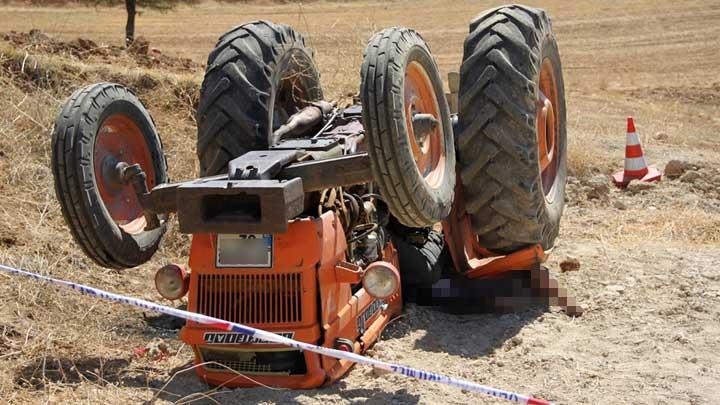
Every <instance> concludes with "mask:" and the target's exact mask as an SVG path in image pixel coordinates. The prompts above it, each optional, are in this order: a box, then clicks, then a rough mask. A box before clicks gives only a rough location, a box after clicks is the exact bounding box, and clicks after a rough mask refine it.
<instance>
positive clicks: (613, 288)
mask: <svg viewBox="0 0 720 405" xmlns="http://www.w3.org/2000/svg"><path fill="white" fill-rule="evenodd" d="M606 288H607V289H608V290H610V291H612V292H615V293H618V294H622V293H623V292H624V291H625V287H623V286H621V285H617V284H610V285H609V286H607V287H606Z"/></svg>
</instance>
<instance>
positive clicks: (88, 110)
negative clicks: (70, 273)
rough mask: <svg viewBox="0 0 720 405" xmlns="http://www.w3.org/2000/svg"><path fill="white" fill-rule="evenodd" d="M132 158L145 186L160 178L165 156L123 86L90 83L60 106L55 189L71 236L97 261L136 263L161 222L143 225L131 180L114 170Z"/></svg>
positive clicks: (120, 265)
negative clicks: (155, 225)
mask: <svg viewBox="0 0 720 405" xmlns="http://www.w3.org/2000/svg"><path fill="white" fill-rule="evenodd" d="M120 162H125V163H127V164H129V165H133V164H139V165H140V167H141V168H142V170H143V171H144V172H145V174H146V176H147V179H146V182H147V187H148V189H152V188H153V187H154V186H156V185H159V184H162V183H166V182H167V181H168V177H167V162H166V160H165V155H164V154H163V149H162V143H161V141H160V137H159V136H158V135H157V131H156V130H155V124H154V123H153V120H152V118H151V117H150V114H149V113H148V112H147V110H146V109H145V107H144V106H143V105H142V103H141V102H140V101H139V100H138V99H137V97H135V95H134V94H133V93H132V92H131V91H130V90H128V89H127V88H126V87H124V86H122V85H119V84H113V83H100V84H94V85H91V86H88V87H85V88H83V89H80V90H78V91H76V92H75V93H74V94H73V95H72V96H71V97H70V98H69V99H68V100H67V101H66V102H65V104H64V105H63V107H62V110H61V112H60V114H59V116H58V117H57V119H56V121H55V126H54V128H53V132H52V161H51V166H52V171H53V177H54V179H55V193H56V195H57V199H58V201H59V202H60V207H61V208H62V214H63V217H64V218H65V221H66V222H67V224H68V227H69V228H70V231H71V233H72V235H73V237H74V239H75V241H76V242H77V243H78V245H80V247H81V248H82V250H83V251H84V252H85V254H86V255H87V256H88V257H90V258H91V259H92V260H93V261H95V263H97V264H99V265H100V266H103V267H106V268H112V269H125V268H130V267H135V266H139V265H141V264H143V263H145V262H147V261H148V260H150V258H151V257H152V256H153V254H155V252H156V251H157V249H158V245H159V243H160V240H161V239H162V236H163V234H164V233H165V223H164V222H163V223H162V224H161V226H160V227H158V228H155V229H148V230H146V229H145V226H146V221H145V217H144V214H143V209H142V204H141V203H140V201H139V199H138V197H137V195H136V194H135V191H134V190H133V187H132V186H131V185H130V184H123V183H122V182H120V181H118V180H117V178H116V177H115V176H114V169H115V168H116V167H117V164H118V163H120Z"/></svg>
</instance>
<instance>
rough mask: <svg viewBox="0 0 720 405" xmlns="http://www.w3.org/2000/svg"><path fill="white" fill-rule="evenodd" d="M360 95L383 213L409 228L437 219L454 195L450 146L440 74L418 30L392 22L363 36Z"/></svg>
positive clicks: (449, 125) (450, 132) (452, 149)
mask: <svg viewBox="0 0 720 405" xmlns="http://www.w3.org/2000/svg"><path fill="white" fill-rule="evenodd" d="M360 97H361V99H362V113H363V124H364V127H365V131H366V133H367V134H368V143H369V147H368V153H369V154H370V162H371V169H372V172H373V176H374V178H375V181H376V182H377V184H378V186H379V187H380V194H381V195H382V196H383V197H384V198H385V200H386V202H387V204H388V207H389V209H390V212H391V213H392V214H393V216H395V217H396V218H397V219H398V220H399V221H400V222H401V223H402V224H404V225H406V226H409V227H416V228H421V227H426V226H432V225H433V224H435V223H437V222H440V221H442V220H443V219H445V218H446V217H447V216H448V214H449V213H450V209H451V207H452V203H453V197H454V193H455V144H454V138H453V130H452V123H451V119H450V110H449V108H448V104H447V100H446V99H445V93H444V92H443V85H442V79H441V78H440V73H439V71H438V68H437V65H436V64H435V60H434V59H433V57H432V55H431V53H430V48H429V47H428V45H427V44H426V43H425V41H424V40H423V39H422V37H421V36H420V34H418V33H417V32H415V31H413V30H410V29H407V28H398V27H396V28H389V29H386V30H384V31H382V32H379V33H377V34H375V35H374V36H373V37H372V38H371V39H370V41H369V43H368V45H367V48H365V52H364V60H363V63H362V68H361V86H360ZM418 114H423V116H425V117H429V116H430V115H432V118H431V119H430V122H434V124H433V125H430V126H429V127H428V126H427V125H425V124H427V122H426V123H424V124H423V125H422V126H418V127H417V128H416V127H415V117H420V116H419V115H418ZM423 127H424V129H422V130H421V129H420V128H423ZM428 128H429V129H428ZM416 130H418V133H416ZM420 131H422V133H420ZM423 134H424V135H423Z"/></svg>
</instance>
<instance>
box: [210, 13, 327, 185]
mask: <svg viewBox="0 0 720 405" xmlns="http://www.w3.org/2000/svg"><path fill="white" fill-rule="evenodd" d="M322 98H323V93H322V89H321V87H320V73H319V72H318V69H317V67H316V66H315V62H314V61H313V51H312V50H311V49H310V48H308V47H307V46H306V45H305V39H304V38H303V36H302V35H300V34H299V33H297V32H295V31H294V30H293V29H292V28H290V27H289V26H287V25H282V24H274V23H271V22H268V21H255V22H250V23H247V24H243V25H240V26H238V27H236V28H233V29H232V30H230V31H228V32H227V33H225V34H224V35H223V36H221V37H220V39H219V40H218V43H217V44H216V45H215V49H213V51H212V52H210V56H209V57H208V62H207V69H206V71H205V78H204V79H203V83H202V87H201V89H200V104H199V106H198V112H197V121H198V137H197V154H198V159H199V160H200V175H201V176H212V175H216V174H221V173H225V172H226V171H227V164H228V162H230V161H231V160H232V159H234V158H236V157H239V156H241V155H243V154H245V153H247V152H249V151H251V150H262V149H268V147H269V146H270V140H271V137H272V133H273V131H274V130H276V129H277V128H278V127H280V126H281V125H282V124H285V123H286V121H287V119H288V118H289V117H290V116H291V115H292V114H294V113H295V112H297V111H299V110H300V109H301V108H303V107H305V106H306V105H308V104H309V103H311V102H313V101H318V100H322Z"/></svg>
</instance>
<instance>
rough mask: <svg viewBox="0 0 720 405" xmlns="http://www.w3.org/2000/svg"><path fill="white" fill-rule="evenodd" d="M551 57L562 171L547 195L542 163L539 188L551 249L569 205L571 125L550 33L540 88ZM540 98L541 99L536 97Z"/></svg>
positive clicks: (544, 48)
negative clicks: (546, 64) (569, 126)
mask: <svg viewBox="0 0 720 405" xmlns="http://www.w3.org/2000/svg"><path fill="white" fill-rule="evenodd" d="M546 59H549V60H550V61H551V62H552V66H553V74H554V76H555V81H556V86H557V90H558V94H557V98H558V105H554V106H553V109H554V110H555V111H556V115H557V118H556V119H557V120H558V122H559V128H558V139H557V142H558V154H559V155H560V156H559V157H558V159H559V160H558V170H557V175H556V176H555V181H554V185H553V188H552V189H551V193H550V195H548V196H545V195H544V193H543V192H542V190H543V187H542V180H541V177H542V175H541V173H540V171H539V166H538V190H540V194H543V196H542V198H543V199H544V201H545V215H546V216H547V220H546V221H545V227H544V229H543V233H544V234H545V235H543V236H544V237H543V248H545V249H549V248H551V247H552V246H545V244H547V243H546V242H550V241H554V239H555V237H556V236H557V234H558V231H559V226H560V219H561V218H562V214H563V211H564V208H565V185H566V181H567V126H566V108H565V85H564V82H563V75H562V65H561V63H560V52H559V50H558V45H557V41H556V39H555V36H554V35H553V34H552V33H550V32H547V33H545V35H544V36H543V38H542V40H541V42H540V61H539V68H538V78H537V80H536V81H535V82H536V84H538V87H537V88H538V90H537V91H538V92H539V91H540V90H539V76H540V74H539V71H540V67H541V66H542V64H543V62H544V61H545V60H546ZM536 99H537V98H536Z"/></svg>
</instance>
